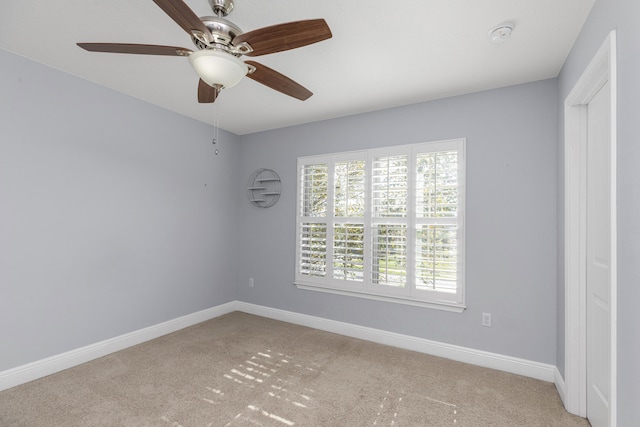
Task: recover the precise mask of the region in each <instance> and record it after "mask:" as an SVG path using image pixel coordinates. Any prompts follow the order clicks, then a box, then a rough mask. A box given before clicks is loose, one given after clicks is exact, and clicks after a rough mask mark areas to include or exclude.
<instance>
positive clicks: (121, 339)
mask: <svg viewBox="0 0 640 427" xmlns="http://www.w3.org/2000/svg"><path fill="white" fill-rule="evenodd" d="M233 311H242V312H245V313H249V314H254V315H257V316H262V317H266V318H270V319H274V320H280V321H284V322H289V323H293V324H296V325H301V326H307V327H310V328H314V329H319V330H322V331H327V332H332V333H336V334H340V335H345V336H349V337H352V338H358V339H362V340H366V341H372V342H376V343H379V344H385V345H390V346H394V347H399V348H404V349H407V350H413V351H417V352H420V353H425V354H430V355H433V356H438V357H444V358H447V359H451V360H456V361H459V362H464V363H469V364H472V365H477V366H483V367H487V368H491V369H496V370H500V371H505V372H510V373H513V374H517V375H523V376H526V377H530V378H535V379H539V380H543V381H548V382H553V383H555V384H556V387H557V388H558V392H559V393H560V397H561V398H562V399H563V401H564V381H563V380H562V377H561V375H560V373H559V371H558V369H557V368H556V367H555V366H552V365H547V364H544V363H538V362H532V361H530V360H525V359H519V358H515V357H510V356H504V355H500V354H496V353H490V352H486V351H481V350H474V349H471V348H466V347H461V346H456V345H451V344H445V343H441V342H437V341H430V340H427V339H423V338H416V337H412V336H409V335H402V334H397V333H393V332H387V331H383V330H380V329H374V328H368V327H364V326H358V325H353V324H350V323H344V322H338V321H335V320H329V319H324V318H321V317H315V316H309V315H306V314H300V313H295V312H292V311H285V310H279V309H275V308H270V307H264V306H260V305H255V304H249V303H246V302H241V301H232V302H229V303H226V304H222V305H219V306H216V307H212V308H209V309H206V310H202V311H198V312H196V313H192V314H189V315H186V316H182V317H179V318H177V319H173V320H169V321H167V322H163V323H159V324H157V325H154V326H150V327H148V328H144V329H140V330H138V331H134V332H130V333H128V334H124V335H120V336H118V337H115V338H111V339H108V340H105V341H100V342H98V343H95V344H91V345H88V346H85V347H81V348H78V349H75V350H71V351H68V352H65V353H62V354H58V355H55V356H52V357H48V358H46V359H42V360H38V361H36V362H32V363H28V364H26V365H22V366H18V367H16V368H12V369H9V370H6V371H3V372H0V391H1V390H6V389H8V388H11V387H15V386H17V385H20V384H24V383H27V382H29V381H33V380H35V379H38V378H42V377H44V376H47V375H51V374H54V373H56V372H59V371H62V370H64V369H68V368H71V367H73V366H77V365H80V364H82V363H86V362H89V361H91V360H94V359H97V358H99V357H102V356H106V355H108V354H111V353H113V352H116V351H119V350H123V349H125V348H128V347H131V346H134V345H137V344H141V343H143V342H146V341H149V340H152V339H154V338H158V337H161V336H163V335H166V334H169V333H172V332H175V331H178V330H180V329H183V328H186V327H189V326H192V325H195V324H197V323H200V322H204V321H206V320H209V319H213V318H215V317H218V316H222V315H224V314H227V313H231V312H233Z"/></svg>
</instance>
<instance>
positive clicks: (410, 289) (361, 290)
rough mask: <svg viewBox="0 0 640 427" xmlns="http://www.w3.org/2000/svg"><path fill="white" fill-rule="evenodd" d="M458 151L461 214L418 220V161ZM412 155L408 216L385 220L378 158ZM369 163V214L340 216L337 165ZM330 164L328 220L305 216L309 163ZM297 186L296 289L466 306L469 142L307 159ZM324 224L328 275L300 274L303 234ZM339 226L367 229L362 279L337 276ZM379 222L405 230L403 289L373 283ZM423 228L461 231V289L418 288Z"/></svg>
mask: <svg viewBox="0 0 640 427" xmlns="http://www.w3.org/2000/svg"><path fill="white" fill-rule="evenodd" d="M446 151H456V152H457V165H458V167H457V210H456V216H455V217H450V218H438V217H431V218H429V217H426V218H425V217H418V215H417V212H416V209H417V206H416V199H417V195H416V176H417V174H418V172H417V169H416V168H417V158H418V155H419V154H422V153H433V152H446ZM403 155H406V156H407V195H406V199H407V201H406V204H407V215H406V216H405V217H402V216H393V217H380V216H374V213H373V206H372V203H373V201H372V193H373V190H372V186H373V182H372V180H373V178H372V174H373V163H374V159H377V158H381V157H385V156H388V157H389V156H403ZM357 160H364V162H365V173H364V189H365V190H364V191H365V194H364V204H365V205H364V206H365V208H364V216H363V217H350V216H346V217H336V216H335V207H334V203H335V190H336V188H335V173H336V172H335V170H336V163H343V162H346V161H357ZM324 164H326V165H327V187H326V189H327V190H326V193H327V194H326V211H325V215H324V216H320V217H317V216H308V215H304V212H303V203H304V183H303V181H302V180H303V170H304V167H305V166H308V165H324ZM296 175H297V183H296V192H297V196H296V225H295V226H296V233H295V234H296V254H295V275H294V285H296V287H297V288H298V289H306V290H314V291H322V292H329V293H336V294H341V295H351V296H356V297H362V298H369V299H375V300H383V301H389V302H396V303H402V304H409V305H416V306H421V307H431V308H437V309H441V310H447V311H454V312H462V311H464V309H465V308H466V306H465V200H466V197H465V189H466V179H465V177H466V139H465V138H458V139H451V140H443V141H434V142H422V143H416V144H408V145H397V146H390V147H382V148H375V149H369V150H359V151H349V152H339V153H330V154H324V155H314V156H303V157H299V158H298V160H297V173H296ZM310 223H322V224H325V226H326V240H325V242H326V245H325V247H326V252H325V253H326V258H325V275H324V276H323V277H319V276H309V275H305V274H302V273H301V271H300V270H301V269H300V262H301V256H302V245H301V230H302V226H303V225H304V224H310ZM335 224H362V225H363V227H364V236H363V239H364V240H363V252H364V255H363V256H364V267H363V268H364V271H363V280H362V281H357V280H345V279H336V278H334V269H333V262H334V226H335ZM376 224H401V225H405V226H406V230H407V231H406V242H405V253H406V270H405V274H406V285H405V286H404V287H396V286H389V285H384V284H382V285H381V284H376V283H373V281H372V280H371V275H372V273H371V272H372V259H373V256H374V250H373V241H372V238H373V236H372V235H373V232H374V228H373V227H374V225H376ZM421 224H433V225H436V226H438V225H442V224H450V225H454V226H455V227H457V233H456V240H457V247H456V255H457V263H456V290H455V292H450V291H449V292H445V291H443V290H428V289H418V288H417V286H416V283H415V282H416V280H415V277H416V259H417V256H416V247H417V241H416V234H417V227H418V226H419V225H421Z"/></svg>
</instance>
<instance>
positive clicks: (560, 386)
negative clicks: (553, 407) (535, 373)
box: [553, 368, 567, 408]
mask: <svg viewBox="0 0 640 427" xmlns="http://www.w3.org/2000/svg"><path fill="white" fill-rule="evenodd" d="M553 383H554V384H555V385H556V390H558V394H559V395H560V400H562V404H563V405H564V407H565V408H566V407H567V402H566V401H565V398H566V396H567V386H566V385H565V383H564V378H562V374H561V373H560V371H559V370H558V368H555V370H554V377H553Z"/></svg>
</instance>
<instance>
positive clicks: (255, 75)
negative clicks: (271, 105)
mask: <svg viewBox="0 0 640 427" xmlns="http://www.w3.org/2000/svg"><path fill="white" fill-rule="evenodd" d="M245 63H246V64H247V65H250V66H252V67H255V71H254V72H252V73H249V74H247V77H249V78H250V79H252V80H255V81H257V82H258V83H262V84H263V85H265V86H268V87H270V88H271V89H274V90H277V91H278V92H282V93H284V94H285V95H289V96H292V97H294V98H297V99H299V100H301V101H304V100H306V99H308V98H309V97H310V96H311V95H313V93H312V92H311V91H309V90H308V89H307V88H305V87H304V86H302V85H300V84H299V83H296V82H294V81H293V80H291V79H290V78H289V77H287V76H285V75H282V74H280V73H279V72H277V71H275V70H273V69H271V68H269V67H267V66H266V65H262V64H258V63H257V62H254V61H245Z"/></svg>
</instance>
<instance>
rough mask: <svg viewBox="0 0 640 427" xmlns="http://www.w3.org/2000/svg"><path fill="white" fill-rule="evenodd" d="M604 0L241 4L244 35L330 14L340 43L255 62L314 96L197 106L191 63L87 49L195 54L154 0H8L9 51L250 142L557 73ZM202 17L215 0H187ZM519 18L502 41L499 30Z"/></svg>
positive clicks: (250, 95)
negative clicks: (495, 35)
mask: <svg viewBox="0 0 640 427" xmlns="http://www.w3.org/2000/svg"><path fill="white" fill-rule="evenodd" d="M594 1H595V0H413V1H410V0H405V1H388V0H343V1H338V0H328V1H317V0H270V1H266V0H236V2H235V9H234V10H233V12H232V13H231V14H230V15H229V16H228V17H227V19H229V20H231V21H232V22H234V23H235V24H236V25H238V26H239V27H240V28H241V29H242V30H244V31H250V30H254V29H257V28H261V27H265V26H268V25H274V24H280V23H284V22H290V21H296V20H302V19H313V18H324V19H325V20H326V21H327V23H328V24H329V27H330V28H331V31H332V33H333V38H331V39H329V40H326V41H323V42H320V43H316V44H313V45H310V46H306V47H302V48H299V49H294V50H290V51H287V52H280V53H276V54H272V55H265V56H262V57H256V58H252V59H253V60H256V61H258V62H260V63H262V64H264V65H267V66H269V67H271V68H274V69H275V70H277V71H279V72H281V73H282V74H285V75H287V76H288V77H290V78H292V79H294V80H296V81H297V82H298V83H300V84H302V85H303V86H305V87H307V88H308V89H310V90H311V91H312V92H313V93H314V95H313V96H312V97H311V98H309V99H308V100H307V101H304V102H303V101H299V100H297V99H294V98H291V97H288V96H286V95H282V94H281V93H279V92H276V91H273V90H271V89H269V88H267V87H265V86H262V85H260V84H258V83H256V82H254V81H253V80H250V79H248V78H245V79H243V81H241V82H240V83H239V84H238V85H237V86H235V87H233V88H230V89H228V90H225V91H224V92H223V93H222V94H221V95H220V97H219V98H218V101H217V102H216V104H199V103H198V102H197V97H196V93H197V82H198V77H197V76H196V74H195V72H194V71H193V69H192V68H191V65H190V64H189V61H188V59H186V58H183V57H166V56H149V55H125V54H112V53H93V52H86V51H84V50H82V49H81V48H79V47H77V46H76V42H114V43H141V44H160V45H172V46H184V47H186V48H190V49H194V46H193V44H192V42H191V39H190V37H189V36H188V35H187V33H186V32H184V31H183V30H182V29H181V28H180V27H179V26H178V25H177V24H176V23H175V22H174V21H173V20H172V19H171V18H169V17H168V16H167V15H166V14H165V13H164V12H163V11H162V10H161V9H160V8H159V7H158V6H156V4H155V3H154V2H153V1H151V0H108V1H105V0H55V1H52V0H29V1H25V0H1V2H0V48H3V49H6V50H8V51H12V52H15V53H18V54H20V55H23V56H25V57H28V58H32V59H34V60H36V61H39V62H42V63H44V64H47V65H49V66H52V67H54V68H58V69H60V70H63V71H65V72H68V73H71V74H74V75H76V76H79V77H82V78H84V79H87V80H90V81H92V82H96V83H98V84H100V85H103V86H106V87H109V88H112V89H114V90H117V91H119V92H122V93H126V94H129V95H131V96H134V97H136V98H140V99H143V100H145V101H148V102H150V103H152V104H156V105H159V106H161V107H164V108H166V109H169V110H172V111H175V112H177V113H180V114H183V115H185V116H188V117H192V118H194V119H197V120H200V121H203V122H206V123H210V124H214V119H215V117H216V108H217V114H218V116H217V118H218V125H219V126H220V127H221V128H223V129H226V130H228V131H231V132H233V133H235V134H238V135H242V134H247V133H253V132H258V131H262V130H268V129H275V128H280V127H286V126H291V125H296V124H301V123H307V122H313V121H318V120H325V119H330V118H335V117H341V116H347V115H352V114H358V113H362V112H367V111H374V110H380V109H383V108H389V107H394V106H399V105H406V104H413V103H418V102H423V101H428V100H433V99H439V98H444V97H449V96H455V95H460V94H465V93H471V92H477V91H481V90H486V89H493V88H497V87H504V86H510V85H514V84H519V83H525V82H531V81H536V80H542V79H547V78H553V77H556V76H557V75H558V73H559V71H560V69H561V67H562V64H563V63H564V60H565V59H566V57H567V55H568V53H569V51H570V49H571V47H572V45H573V43H574V41H575V39H576V37H577V36H578V33H579V32H580V29H581V28H582V25H583V23H584V21H585V19H586V17H587V15H588V13H589V11H590V10H591V7H592V6H593V3H594ZM186 3H187V4H188V5H189V6H190V7H191V9H192V10H193V11H194V12H195V13H196V14H197V15H198V16H205V15H212V12H211V8H210V7H209V3H208V1H207V0H186ZM505 21H511V22H513V23H514V24H515V31H514V32H513V35H512V37H511V39H510V40H508V41H507V42H506V43H503V44H500V45H495V44H492V43H491V42H490V40H489V37H488V33H489V31H490V30H491V29H492V28H494V27H495V26H497V25H498V24H500V23H502V22H505Z"/></svg>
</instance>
